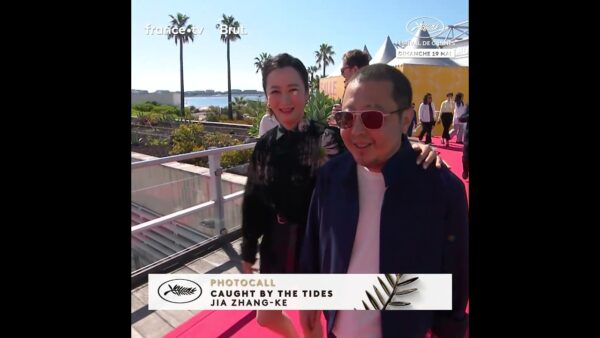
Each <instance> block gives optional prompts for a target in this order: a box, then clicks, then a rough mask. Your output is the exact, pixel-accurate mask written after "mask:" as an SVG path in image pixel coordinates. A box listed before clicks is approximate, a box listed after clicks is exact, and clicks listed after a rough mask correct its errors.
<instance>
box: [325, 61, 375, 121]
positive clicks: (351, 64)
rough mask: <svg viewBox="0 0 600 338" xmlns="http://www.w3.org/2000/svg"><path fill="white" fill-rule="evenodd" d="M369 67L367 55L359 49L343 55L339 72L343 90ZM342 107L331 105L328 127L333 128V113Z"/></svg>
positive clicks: (337, 104)
mask: <svg viewBox="0 0 600 338" xmlns="http://www.w3.org/2000/svg"><path fill="white" fill-rule="evenodd" d="M368 65H369V54H367V53H365V52H363V51H362V50H360V49H352V50H349V51H347V52H346V53H344V56H343V57H342V69H340V72H341V73H342V77H343V78H344V90H346V89H345V88H346V86H347V85H348V80H349V79H350V78H351V77H352V76H353V75H354V74H356V73H358V71H359V70H360V69H361V68H363V67H366V66H368ZM341 108H342V105H341V104H339V103H336V104H334V105H333V109H332V110H331V115H329V118H328V122H329V125H331V126H335V125H336V124H335V120H334V118H333V116H334V114H335V112H337V111H340V110H341Z"/></svg>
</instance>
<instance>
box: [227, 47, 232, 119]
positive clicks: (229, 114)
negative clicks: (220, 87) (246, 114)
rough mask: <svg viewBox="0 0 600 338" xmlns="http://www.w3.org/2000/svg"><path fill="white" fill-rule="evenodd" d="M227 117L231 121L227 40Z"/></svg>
mask: <svg viewBox="0 0 600 338" xmlns="http://www.w3.org/2000/svg"><path fill="white" fill-rule="evenodd" d="M227 116H229V119H230V120H233V111H232V110H231V65H230V63H229V39H227Z"/></svg>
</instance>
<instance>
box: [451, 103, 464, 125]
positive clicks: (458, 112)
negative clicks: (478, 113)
mask: <svg viewBox="0 0 600 338" xmlns="http://www.w3.org/2000/svg"><path fill="white" fill-rule="evenodd" d="M465 111H467V105H466V104H463V105H462V106H459V105H456V107H455V108H454V123H463V122H460V121H459V120H458V118H459V117H461V116H463V114H464V113H465Z"/></svg>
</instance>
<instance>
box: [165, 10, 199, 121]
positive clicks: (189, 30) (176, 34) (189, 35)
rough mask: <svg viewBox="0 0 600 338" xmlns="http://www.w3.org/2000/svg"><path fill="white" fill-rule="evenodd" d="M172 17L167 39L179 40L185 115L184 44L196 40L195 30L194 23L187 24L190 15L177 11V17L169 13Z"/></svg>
mask: <svg viewBox="0 0 600 338" xmlns="http://www.w3.org/2000/svg"><path fill="white" fill-rule="evenodd" d="M169 16H170V17H171V25H170V26H169V35H167V39H168V40H170V39H175V45H177V42H179V78H180V82H181V98H180V100H181V101H180V107H181V116H185V110H184V99H185V91H184V88H183V44H184V43H188V42H189V41H190V40H192V41H194V30H193V26H192V25H187V26H186V24H187V21H188V19H189V17H188V16H187V15H184V14H181V13H177V17H174V16H173V15H169ZM183 27H185V31H184V32H183V33H180V30H179V29H180V28H183Z"/></svg>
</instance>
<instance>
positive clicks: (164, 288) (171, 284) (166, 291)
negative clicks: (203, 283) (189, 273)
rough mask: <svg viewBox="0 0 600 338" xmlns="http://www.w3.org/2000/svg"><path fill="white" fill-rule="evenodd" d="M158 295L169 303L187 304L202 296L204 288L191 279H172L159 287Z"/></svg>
mask: <svg viewBox="0 0 600 338" xmlns="http://www.w3.org/2000/svg"><path fill="white" fill-rule="evenodd" d="M158 295H159V296H160V298H162V299H164V300H166V301H167V302H169V303H175V304H185V303H190V302H193V301H195V300H196V299H198V298H200V295H202V288H201V287H200V285H198V283H196V282H194V281H191V280H189V279H171V280H168V281H166V282H164V283H162V284H161V285H160V286H159V287H158Z"/></svg>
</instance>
